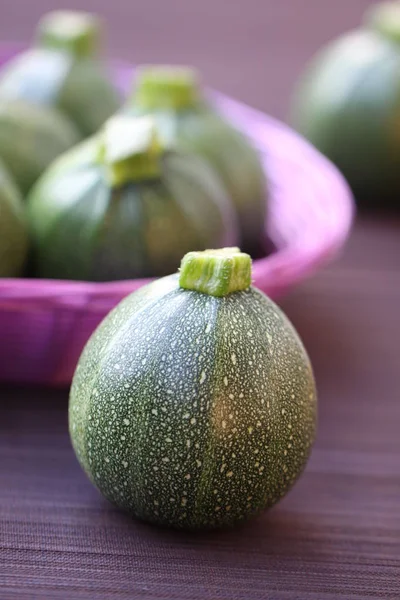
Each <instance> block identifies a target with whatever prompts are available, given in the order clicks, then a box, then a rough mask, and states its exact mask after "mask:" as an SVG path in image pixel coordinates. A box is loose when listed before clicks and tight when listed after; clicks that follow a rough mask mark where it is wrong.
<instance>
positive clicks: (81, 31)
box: [36, 11, 103, 58]
mask: <svg viewBox="0 0 400 600" xmlns="http://www.w3.org/2000/svg"><path fill="white" fill-rule="evenodd" d="M102 29H103V24H102V21H101V19H100V18H99V17H97V16H95V15H92V14H90V13H85V12H78V11H77V12H74V11H54V12H50V13H48V14H46V15H45V16H44V17H42V19H41V20H40V21H39V24H38V27H37V32H36V40H37V44H38V45H39V46H40V47H42V48H50V49H54V50H64V51H65V52H68V53H70V54H71V55H73V56H75V57H77V58H84V57H91V56H96V55H97V54H98V50H99V47H100V45H101V42H100V40H101V37H102Z"/></svg>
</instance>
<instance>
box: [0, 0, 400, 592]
mask: <svg viewBox="0 0 400 600" xmlns="http://www.w3.org/2000/svg"><path fill="white" fill-rule="evenodd" d="M50 4H51V3H50V2H46V1H45V0H40V1H37V2H32V3H30V4H29V5H28V3H25V2H24V3H23V4H22V0H14V2H13V3H12V5H9V4H8V5H7V12H6V13H5V16H4V18H3V19H2V22H1V23H0V36H3V37H6V36H7V37H20V36H25V37H27V34H28V31H29V30H30V28H31V24H32V22H33V20H34V19H35V18H36V16H37V15H38V14H39V13H40V12H41V11H42V9H44V8H48V7H50ZM102 4H103V2H96V3H95V2H94V1H93V2H92V3H89V2H85V3H82V4H81V6H83V5H85V6H86V7H87V8H92V9H93V8H94V7H98V6H100V5H102ZM368 4H369V3H368V2H366V1H361V0H351V1H350V0H340V1H339V0H338V1H337V2H335V3H330V4H328V3H326V2H321V1H320V0H307V2H305V1H304V2H303V1H300V0H285V1H283V2H281V3H279V6H278V3H277V2H274V0H264V1H263V2H261V1H256V0H248V1H247V2H244V0H241V1H239V0H232V1H231V2H230V3H226V2H225V1H223V0H214V1H213V2H211V0H203V2H201V3H196V4H194V3H188V2H181V1H178V0H174V1H166V2H161V1H160V2H157V1H156V0H148V2H147V3H146V4H145V3H132V4H130V3H126V2H124V1H123V0H115V1H114V2H113V3H112V4H110V5H109V6H108V5H107V7H106V5H105V3H104V6H105V9H104V12H105V14H107V15H110V16H111V21H112V23H113V27H114V33H113V37H112V46H113V48H115V49H116V50H117V51H118V52H119V53H120V54H123V55H125V56H128V55H129V54H130V53H133V52H135V57H138V58H139V59H140V60H144V59H145V60H155V59H157V58H159V57H160V56H161V57H162V58H163V60H166V59H168V60H181V57H182V55H183V56H185V59H186V60H188V61H190V62H193V63H195V64H197V65H198V66H200V67H202V68H203V69H204V70H205V71H206V73H207V77H208V79H209V80H210V81H212V82H213V83H214V84H216V85H218V84H219V87H220V88H221V89H223V90H225V91H227V92H229V93H233V94H235V95H236V96H238V97H240V98H242V99H244V100H247V101H248V102H250V103H252V104H253V105H256V106H259V107H261V108H264V109H267V110H269V111H270V112H272V113H274V114H277V115H279V116H282V115H283V114H284V108H283V107H284V104H285V103H286V102H287V97H288V93H289V89H290V86H291V85H292V83H293V78H294V76H295V74H296V72H297V71H298V70H299V68H300V66H301V64H302V63H303V61H304V59H305V58H306V57H307V56H308V55H310V54H311V53H312V52H313V51H314V50H315V48H316V47H317V46H318V45H319V44H320V43H321V42H322V41H324V40H325V39H327V38H329V37H332V36H333V35H336V34H337V33H338V32H339V31H340V30H343V29H346V28H349V27H351V26H353V25H354V24H355V23H356V22H357V19H358V18H359V15H360V13H361V11H362V9H363V8H364V7H365V6H366V5H368ZM52 5H53V6H54V3H53V4H52ZM68 5H69V6H72V5H73V2H70V3H68ZM22 6H23V9H22ZM39 9H40V10H39ZM178 13H179V14H180V15H182V21H181V24H180V25H179V27H180V30H179V32H177V34H176V35H175V36H174V35H173V33H174V32H175V31H176V28H177V24H176V20H177V16H176V15H177V14H178ZM21 14H25V18H24V19H21V17H20V15H21ZM130 15H132V18H131V22H128V19H127V17H128V16H130ZM134 17H135V18H134ZM115 28H117V29H116V30H115ZM10 32H11V33H12V36H10ZM205 35H207V39H206V40H205V39H204V36H205ZM183 53H184V54H183ZM399 267H400V218H389V217H387V218H372V217H371V218H366V217H364V218H360V219H359V220H358V222H357V224H356V227H355V230H354V233H353V236H352V238H351V240H350V242H349V244H348V246H347V248H346V251H345V252H344V253H343V255H342V257H341V258H340V260H338V261H337V263H336V264H335V265H332V266H331V267H329V268H328V269H326V270H324V271H323V272H321V273H320V274H319V275H318V276H316V277H315V278H314V279H313V280H311V281H308V282H306V283H305V284H303V285H302V286H301V287H300V288H299V289H298V290H296V291H295V292H294V293H292V294H291V295H290V297H288V298H286V299H284V301H282V306H283V308H284V309H285V311H286V312H287V314H288V315H289V317H290V318H291V319H292V320H293V322H294V324H295V325H296V327H297V328H298V330H299V332H300V334H301V335H302V337H303V340H304V342H305V344H306V346H307V348H308V350H309V352H310V355H311V358H312V361H313V364H314V367H315V373H316V378H317V384H318V388H319V397H320V414H319V434H318V439H317V443H316V445H315V449H314V451H313V454H312V457H311V460H310V462H309V465H308V468H307V470H306V472H305V474H304V476H303V477H302V479H301V480H300V481H299V483H298V484H297V485H296V486H295V488H294V489H293V490H292V492H291V493H290V494H289V495H288V496H287V498H286V499H285V500H284V501H283V502H282V503H281V504H280V505H278V506H277V507H276V508H274V509H273V510H271V511H270V512H269V513H265V514H264V515H262V516H261V517H260V518H258V519H257V520H255V521H253V522H250V523H248V524H246V525H243V526H242V527H240V528H238V529H235V530H232V531H227V532H223V533H221V532H219V533H213V534H211V533H208V534H197V535H193V534H190V535H189V534H184V533H175V532H170V531H167V530H159V529H156V528H154V527H150V526H146V525H143V524H140V523H137V522H135V521H132V520H130V519H129V518H128V517H126V516H125V515H123V514H121V513H119V512H118V511H117V510H115V509H114V508H113V507H111V506H110V505H109V504H108V503H107V502H106V501H104V500H103V499H102V498H101V497H100V495H99V494H98V493H97V492H96V490H94V489H93V488H92V486H91V485H90V483H89V482H88V481H87V479H86V477H85V476H84V475H83V473H82V472H81V470H80V468H79V466H78V464H77V461H76V459H75V457H74V455H73V452H72V449H71V446H70V443H69V438H68V433H67V412H66V411H67V392H52V391H49V390H41V389H33V388H32V389H15V388H0V599H1V600H14V599H18V600H20V599H21V600H24V599H35V600H36V599H40V600H42V599H52V600H53V599H60V598H62V599H72V600H84V599H85V600H89V599H90V600H96V599H107V600H108V599H127V598H129V599H131V598H143V599H145V600H164V599H173V600H200V599H201V600H220V599H221V600H251V599H253V598H254V599H257V600H270V599H271V600H275V599H277V600H281V599H282V600H284V599H285V600H288V599H290V600H311V599H312V600H330V599H337V598H339V599H342V600H362V599H366V598H368V599H385V600H388V599H389V600H398V599H399V598H400V435H399V428H400V376H399V371H400V369H399V367H400V358H399V356H400V353H399V340H400V318H399V306H400V268H399ZM0 343H1V337H0Z"/></svg>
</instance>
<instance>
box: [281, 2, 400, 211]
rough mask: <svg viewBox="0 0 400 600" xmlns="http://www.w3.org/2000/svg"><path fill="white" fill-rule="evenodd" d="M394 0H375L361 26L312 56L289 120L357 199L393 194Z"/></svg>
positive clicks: (394, 198) (396, 154)
mask: <svg viewBox="0 0 400 600" xmlns="http://www.w3.org/2000/svg"><path fill="white" fill-rule="evenodd" d="M399 73H400V2H380V3H378V4H376V5H375V6H372V7H371V8H370V9H369V10H368V11H367V13H366V15H365V18H364V23H363V26H362V27H361V28H359V29H356V30H354V31H351V32H350V33H346V34H345V35H344V36H342V37H340V38H339V39H337V40H334V41H332V42H330V43H329V44H328V45H327V47H325V48H323V49H322V51H320V52H319V53H318V54H317V55H316V56H315V58H314V59H313V60H312V61H311V63H310V65H309V66H308V68H307V69H306V71H305V73H304V75H303V76H302V78H301V80H300V82H299V85H298V88H297V90H296V93H295V95H294V99H293V115H292V121H293V124H294V125H295V127H296V128H297V129H298V130H299V131H300V132H301V133H302V134H303V135H305V136H306V137H307V138H308V139H309V140H310V141H311V142H312V143H313V144H314V145H315V146H316V147H317V148H318V149H319V150H321V151H322V152H323V153H324V154H326V156H328V157H329V158H330V159H331V160H332V161H333V162H334V163H336V165H337V166H338V167H339V168H340V169H341V171H342V172H343V174H344V175H345V176H346V178H347V180H348V181H349V183H350V185H351V187H352V189H353V191H354V193H355V195H356V198H357V200H358V201H359V203H360V205H361V204H362V205H364V204H365V205H376V206H381V205H383V204H393V205H395V206H399V198H400V135H399V123H400V86H399Z"/></svg>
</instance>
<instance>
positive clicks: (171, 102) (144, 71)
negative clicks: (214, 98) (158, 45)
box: [130, 66, 201, 110]
mask: <svg viewBox="0 0 400 600" xmlns="http://www.w3.org/2000/svg"><path fill="white" fill-rule="evenodd" d="M130 102H131V103H132V104H134V105H136V106H139V107H140V108H143V109H145V110H154V109H172V110H182V109H188V108H192V107H194V106H196V105H198V104H199V103H200V102H201V93H200V89H199V82H198V75H197V73H196V71H195V70H194V69H190V68H188V67H169V66H152V67H151V66H149V67H139V68H138V70H137V75H136V84H135V91H134V93H133V95H132V97H131V99H130Z"/></svg>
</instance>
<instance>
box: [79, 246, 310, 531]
mask: <svg viewBox="0 0 400 600" xmlns="http://www.w3.org/2000/svg"><path fill="white" fill-rule="evenodd" d="M250 284H251V259H250V256H249V255H246V254H243V253H241V252H240V251H239V250H238V249H237V248H227V249H223V250H209V251H206V252H191V253H189V254H188V255H186V256H185V257H184V259H183V261H182V264H181V269H180V273H179V274H178V275H171V276H169V277H165V278H163V279H160V280H158V281H156V282H154V283H151V284H149V285H147V286H145V287H143V288H141V289H140V290H138V291H137V292H135V293H134V294H132V295H130V296H129V297H128V298H126V299H125V300H124V301H123V302H122V303H121V304H120V305H119V306H118V307H117V308H115V309H114V310H113V311H112V312H111V313H110V314H109V316H108V317H106V319H105V320H104V321H103V323H102V324H101V325H100V327H99V328H98V329H97V331H96V332H95V333H94V334H93V336H92V337H91V339H90V340H89V342H88V344H87V345H86V348H85V349H84V351H83V354H82V356H81V358H80V361H79V364H78V366H77V369H76V373H75V375H74V379H73V383H72V388H71V394H70V405H69V424H70V434H71V438H72V443H73V446H74V449H75V452H76V454H77V457H78V459H79V461H80V464H81V465H82V467H83V469H84V470H85V471H86V473H87V474H88V476H89V477H90V479H91V480H92V482H93V483H94V484H95V485H96V486H97V488H98V489H99V490H100V491H101V492H102V493H103V494H104V495H105V496H106V498H108V499H109V500H110V501H111V502H113V503H114V504H116V505H117V506H118V507H120V508H122V509H125V510H127V511H128V512H130V513H131V514H132V515H135V516H136V517H138V518H140V519H142V520H145V521H150V522H152V523H156V524H160V525H165V526H171V527H176V528H187V529H201V528H216V527H224V526H230V525H233V524H234V523H236V522H239V521H242V520H244V519H247V518H248V517H250V516H251V515H255V514H257V513H258V512H259V511H261V510H262V509H265V508H268V507H271V506H272V505H273V504H275V503H276V502H277V501H278V500H279V499H280V498H282V497H283V496H284V495H285V494H286V493H287V491H288V490H289V489H290V487H291V486H292V485H293V483H294V482H295V481H296V479H297V478H298V477H299V475H300V473H301V472H302V470H303V468H304V466H305V464H306V461H307V458H308V455H309V452H310V448H311V445H312V442H313V439H314V434H315V427H316V390H315V384H314V379H313V374H312V369H311V365H310V362H309V359H308V357H307V354H306V352H305V349H304V347H303V345H302V343H301V341H300V339H299V337H298V335H297V334H296V332H295V330H294V328H293V326H292V325H291V324H290V323H289V321H288V319H287V318H286V317H285V315H284V314H283V313H282V312H281V310H280V309H279V308H278V307H277V306H276V305H275V304H274V303H273V302H272V301H271V300H270V299H269V298H267V296H265V295H264V294H263V293H262V292H260V291H259V290H257V289H255V288H253V287H251V285H250Z"/></svg>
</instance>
